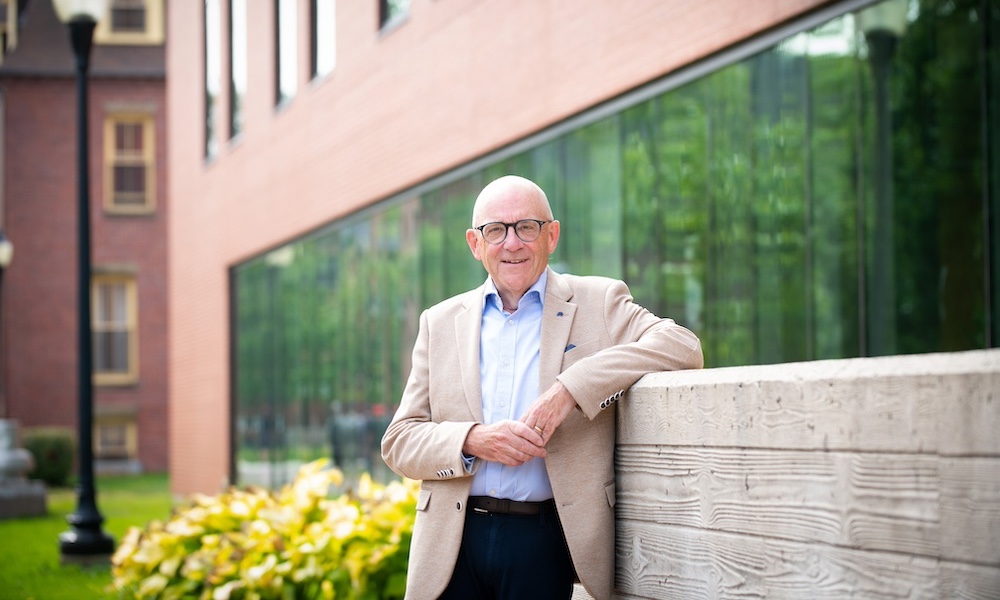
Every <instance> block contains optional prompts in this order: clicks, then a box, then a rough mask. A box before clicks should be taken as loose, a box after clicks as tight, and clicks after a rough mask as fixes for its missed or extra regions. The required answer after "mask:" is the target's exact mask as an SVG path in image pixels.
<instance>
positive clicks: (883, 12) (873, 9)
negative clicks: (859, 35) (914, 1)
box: [858, 0, 910, 38]
mask: <svg viewBox="0 0 1000 600" xmlns="http://www.w3.org/2000/svg"><path fill="white" fill-rule="evenodd" d="M909 8H910V3H909V1H908V0H884V1H883V2H879V3H878V4H874V5H872V6H869V7H868V8H865V9H862V10H860V11H858V29H860V30H861V31H862V32H863V33H864V34H865V35H871V34H873V33H876V32H878V33H886V34H890V35H892V36H893V37H894V38H901V37H903V34H904V33H905V32H906V26H907V14H906V13H907V12H909Z"/></svg>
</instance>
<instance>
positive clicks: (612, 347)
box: [382, 176, 703, 600]
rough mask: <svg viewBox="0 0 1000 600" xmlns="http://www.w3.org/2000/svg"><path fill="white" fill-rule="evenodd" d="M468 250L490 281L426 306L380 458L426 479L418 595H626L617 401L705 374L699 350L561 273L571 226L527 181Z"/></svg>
mask: <svg viewBox="0 0 1000 600" xmlns="http://www.w3.org/2000/svg"><path fill="white" fill-rule="evenodd" d="M465 239H466V241H467V242H468V244H469V249H470V250H472V255H473V256H474V257H475V258H476V259H477V260H479V261H480V262H482V263H483V266H484V267H485V268H486V272H487V273H488V274H489V276H488V277H487V279H486V282H485V283H484V284H483V285H482V286H480V287H478V288H476V289H474V290H471V291H469V292H465V293H463V294H459V295H458V296H455V297H453V298H450V299H448V300H445V301H443V302H441V303H439V304H437V305H435V306H432V307H431V308H429V309H427V310H426V311H425V312H424V313H423V314H422V315H421V317H420V328H419V332H418V334H417V340H416V344H415V345H414V348H413V367H412V371H411V373H410V377H409V380H408V381H407V384H406V389H405V390H404V392H403V397H402V400H401V402H400V406H399V410H398V411H397V412H396V414H395V416H394V418H393V420H392V423H391V424H390V425H389V427H388V429H387V430H386V432H385V437H384V438H383V439H382V457H383V459H384V460H385V462H386V464H388V465H389V467H390V468H392V469H393V471H395V472H396V473H398V474H400V475H402V476H405V477H409V478H411V479H419V480H422V483H421V489H420V494H419V498H418V503H417V516H416V522H415V525H414V531H413V542H412V546H411V549H410V562H409V572H408V579H407V588H406V597H407V598H413V599H420V598H439V597H440V598H458V599H461V600H468V599H470V598H506V599H518V600H523V599H525V598H546V599H548V598H569V597H570V596H571V595H572V592H573V582H574V579H575V578H579V580H580V581H581V582H582V583H583V585H584V587H585V588H586V589H587V591H588V592H589V593H590V594H591V595H592V596H594V597H595V598H609V597H610V596H611V594H612V589H613V586H614V539H615V530H614V504H615V473H614V443H615V414H614V413H615V405H616V401H617V400H618V399H620V398H621V397H622V395H623V394H624V393H625V390H627V389H628V388H629V387H630V386H631V385H632V384H633V383H635V382H636V381H637V380H638V379H639V378H640V377H642V376H643V375H645V374H646V373H650V372H654V371H664V370H676V369H695V368H701V366H702V364H703V358H702V352H701V345H700V343H699V341H698V338H697V337H695V335H694V334H693V333H691V332H690V331H688V330H687V329H685V328H683V327H681V326H680V325H677V324H676V323H674V321H672V320H671V319H661V318H659V317H657V316H655V315H653V314H652V313H650V312H649V311H647V310H646V309H644V308H643V307H641V306H638V305H637V304H635V303H634V302H633V301H632V296H631V295H630V294H629V290H628V287H627V286H626V285H625V284H624V283H622V282H621V281H617V280H614V279H608V278H603V277H577V276H573V275H562V274H558V273H556V272H555V271H553V270H551V269H550V268H548V262H549V255H550V254H552V253H553V252H554V251H555V249H556V245H557V244H558V242H559V221H556V220H555V219H554V218H553V215H552V209H551V207H550V206H549V202H548V199H547V198H546V196H545V193H544V192H543V191H542V189H541V188H539V187H538V186H537V185H535V184H534V183H533V182H531V181H529V180H527V179H524V178H521V177H516V176H506V177H501V178H499V179H497V180H495V181H493V182H491V183H490V184H489V185H487V186H486V187H485V188H484V189H483V190H482V192H481V193H480V194H479V197H478V198H477V199H476V204H475V207H474V208H473V213H472V227H471V228H470V229H469V230H468V231H466V234H465Z"/></svg>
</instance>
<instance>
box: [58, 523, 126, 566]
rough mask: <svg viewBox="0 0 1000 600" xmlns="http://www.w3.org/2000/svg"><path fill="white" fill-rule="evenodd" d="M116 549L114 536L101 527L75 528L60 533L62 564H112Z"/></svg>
mask: <svg viewBox="0 0 1000 600" xmlns="http://www.w3.org/2000/svg"><path fill="white" fill-rule="evenodd" d="M114 551H115V540H114V538H112V537H111V536H110V535H108V534H106V533H104V532H103V531H101V530H100V529H97V530H96V531H95V530H89V529H74V530H72V531H64V532H62V533H60V534H59V558H60V562H61V563H62V564H76V565H83V566H89V565H98V564H101V565H104V564H110V563H111V555H112V554H114Z"/></svg>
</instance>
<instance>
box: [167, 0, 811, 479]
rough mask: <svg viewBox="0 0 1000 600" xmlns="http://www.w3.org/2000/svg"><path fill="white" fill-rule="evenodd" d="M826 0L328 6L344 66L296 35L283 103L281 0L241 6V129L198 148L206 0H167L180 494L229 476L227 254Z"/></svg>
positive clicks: (174, 409)
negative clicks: (277, 23)
mask: <svg viewBox="0 0 1000 600" xmlns="http://www.w3.org/2000/svg"><path fill="white" fill-rule="evenodd" d="M825 3H826V2H825V0H761V1H755V2H747V1H746V0H718V1H716V2H705V1H703V0H699V1H694V0H678V1H674V2H663V1H660V0H626V1H621V2H586V3H582V2H572V1H568V0H537V1H536V0H532V1H528V0H522V1H509V2H505V1H498V0H476V1H473V0H447V1H446V0H413V3H412V7H411V13H410V16H409V19H408V20H407V22H406V23H404V24H403V25H402V26H400V27H399V28H398V29H396V30H394V31H392V32H390V33H389V34H388V35H380V34H379V33H378V31H377V22H378V17H377V7H378V3H377V2H374V1H372V2H338V3H337V15H336V18H337V34H338V40H337V49H338V55H337V67H336V69H335V70H334V72H333V74H332V75H331V76H329V77H328V78H326V79H325V80H323V81H319V82H313V83H308V82H307V81H306V78H307V70H308V66H307V56H308V54H307V53H306V52H305V49H306V48H307V41H306V39H305V37H304V36H305V35H306V33H305V31H301V32H300V36H302V37H300V40H301V43H300V48H301V51H300V72H301V77H300V85H299V91H298V95H297V96H296V97H295V98H294V99H293V100H292V101H291V102H290V103H289V104H288V105H287V106H285V107H282V108H281V109H275V107H274V105H273V98H274V97H275V93H274V56H275V50H274V34H273V4H272V3H259V4H258V3H249V5H248V7H249V28H250V31H249V35H248V39H249V40H250V60H249V63H250V76H249V93H248V97H247V99H246V129H245V133H244V134H243V135H242V136H241V137H240V139H239V140H238V141H237V142H236V143H227V142H226V141H225V139H224V138H223V140H222V144H221V152H220V154H219V156H218V157H217V159H215V160H213V161H211V162H206V161H205V160H204V158H203V147H204V139H203V124H202V118H203V93H204V84H203V82H204V77H205V75H204V58H203V45H202V43H201V40H202V39H203V25H202V24H203V15H202V10H203V4H202V3H193V2H171V3H170V4H169V6H168V20H167V26H168V31H170V36H171V38H170V40H171V41H170V42H169V43H168V48H167V52H168V54H167V72H168V73H169V74H170V76H169V82H168V106H169V110H170V116H169V118H170V126H171V129H170V131H171V140H170V166H171V174H170V192H171V195H172V203H171V212H170V219H171V223H172V224H173V225H172V228H171V231H170V248H171V255H170V265H171V266H170V310H171V315H172V318H171V321H170V328H171V329H170V335H171V354H170V362H171V366H172V370H171V373H170V382H171V384H170V388H171V403H170V415H171V465H172V468H171V481H172V486H173V489H174V491H175V492H179V493H186V492H192V491H210V490H214V489H216V488H217V487H218V486H219V484H220V483H221V482H223V481H224V480H225V477H226V475H227V472H228V464H229V443H230V440H229V346H228V339H229V338H228V335H229V326H228V302H229V298H228V290H227V269H228V268H230V267H231V266H233V265H235V264H238V263H239V262H240V261H243V260H245V259H246V258H247V257H249V256H253V255H255V254H257V253H260V252H262V251H264V250H266V249H267V248H269V247H273V246H274V245H276V244H279V243H281V242H283V241H286V240H289V239H292V238H294V237H296V236H298V235H301V234H302V233H304V232H307V231H309V230H311V229H314V228H315V227H317V226H319V225H320V224H322V223H326V222H329V221H331V220H334V219H336V218H339V217H342V216H344V215H345V214H347V213H350V212H352V211H355V210H357V209H359V208H361V207H364V206H366V205H369V204H371V203H373V202H375V201H378V200H380V199H383V198H386V197H388V196H390V195H392V194H393V193H395V192H398V191H400V190H404V189H406V188H407V187H408V186H412V185H414V184H416V183H418V182H421V181H424V180H426V179H428V178H429V177H432V176H433V175H436V174H439V173H442V172H445V171H447V170H448V169H451V168H454V167H456V166H458V165H461V164H464V163H466V162H469V161H470V160H472V159H474V158H476V157H479V156H482V155H483V154H486V153H488V152H490V151H493V150H496V149H498V148H501V147H503V146H504V145H507V144H510V143H511V142H514V141H517V140H519V139H522V138H524V137H525V136H526V135H529V134H531V133H533V132H537V131H539V130H541V129H543V128H545V127H547V126H550V125H552V124H554V123H557V122H559V121H561V120H563V119H566V118H567V117H569V116H572V115H574V114H576V113H578V112H580V111H582V110H584V109H586V108H588V107H591V106H594V105H596V104H598V103H600V102H602V101H605V100H608V99H610V98H613V97H615V96H616V95H618V94H621V93H623V92H625V91H627V90H630V89H634V88H635V87H637V86H639V85H641V84H643V83H646V82H649V81H651V80H653V79H655V78H658V77H661V76H663V75H665V74H667V73H669V72H671V71H673V70H675V69H677V68H679V67H682V66H684V65H687V64H690V63H691V62H693V61H695V60H697V59H699V58H702V57H705V56H706V55H708V54H711V53H713V52H715V51H718V50H720V49H722V48H725V47H727V46H729V45H731V44H733V43H735V42H737V41H740V40H743V39H746V38H748V37H749V36H752V35H754V34H756V33H759V32H761V31H763V30H766V29H768V28H770V27H772V26H773V25H775V24H776V23H779V22H782V21H784V20H786V19H788V18H791V17H793V16H795V15H797V14H800V13H802V12H804V11H806V10H809V9H811V8H814V7H817V6H820V5H822V4H825ZM222 4H223V6H225V4H226V3H222ZM307 6H308V3H307V2H305V0H302V1H301V2H300V14H303V13H304V11H306V10H307ZM300 20H301V21H302V22H305V19H300ZM222 23H226V19H225V18H224V17H223V19H222ZM223 29H224V27H223ZM223 35H225V32H223ZM223 46H224V47H226V45H225V44H223ZM226 63H227V60H226V56H225V54H224V55H223V61H222V64H223V65H225V64H226ZM223 72H224V77H225V73H226V70H225V68H224V69H223ZM227 87H228V85H227V84H226V82H225V81H224V82H223V89H227ZM226 110H227V109H226V106H225V98H223V101H222V106H220V110H219V115H220V119H219V122H218V127H219V129H220V131H222V132H223V134H225V132H226V131H227V127H225V115H226Z"/></svg>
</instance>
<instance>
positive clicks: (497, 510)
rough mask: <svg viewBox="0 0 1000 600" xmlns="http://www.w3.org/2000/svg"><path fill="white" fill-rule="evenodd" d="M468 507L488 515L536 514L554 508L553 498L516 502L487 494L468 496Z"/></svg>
mask: <svg viewBox="0 0 1000 600" xmlns="http://www.w3.org/2000/svg"><path fill="white" fill-rule="evenodd" d="M469 508H471V509H472V510H473V511H475V512H477V513H480V514H484V515H488V514H497V515H538V514H541V513H544V512H549V511H552V510H555V508H556V503H555V500H542V501H541V502H518V501H516V500H507V499H506V498H491V497H489V496H469Z"/></svg>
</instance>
